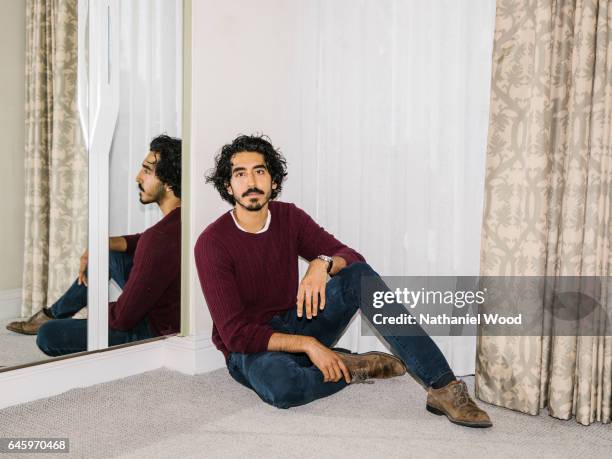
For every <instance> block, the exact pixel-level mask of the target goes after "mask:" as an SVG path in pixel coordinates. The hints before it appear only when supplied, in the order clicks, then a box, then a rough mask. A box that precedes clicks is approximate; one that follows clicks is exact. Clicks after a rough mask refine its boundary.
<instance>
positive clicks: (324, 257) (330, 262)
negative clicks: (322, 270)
mask: <svg viewBox="0 0 612 459" xmlns="http://www.w3.org/2000/svg"><path fill="white" fill-rule="evenodd" d="M317 258H318V259H319V260H323V261H325V262H327V274H329V273H330V271H331V270H332V266H333V265H334V259H333V258H332V257H328V256H327V255H319V256H318V257H317Z"/></svg>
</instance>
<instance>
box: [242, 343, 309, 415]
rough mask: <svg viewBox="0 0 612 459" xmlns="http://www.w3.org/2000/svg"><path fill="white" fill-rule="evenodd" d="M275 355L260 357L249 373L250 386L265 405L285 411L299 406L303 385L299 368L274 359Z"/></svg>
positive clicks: (282, 360) (283, 360)
mask: <svg viewBox="0 0 612 459" xmlns="http://www.w3.org/2000/svg"><path fill="white" fill-rule="evenodd" d="M274 354H276V353H270V354H269V355H266V356H264V357H262V359H261V360H260V361H259V362H257V363H256V364H255V365H254V366H253V367H252V368H251V369H250V371H249V373H250V378H249V380H250V381H251V385H252V387H253V389H254V390H255V392H257V394H258V395H259V396H260V397H261V399H262V400H263V401H265V402H266V403H268V404H270V405H272V406H275V407H276V408H281V409H287V408H291V407H292V406H297V405H301V404H302V402H301V400H302V398H303V391H304V387H303V386H304V384H303V380H302V377H301V375H300V368H299V367H298V366H297V365H294V364H292V363H290V362H287V361H285V359H278V358H275V357H276V356H275V355H274Z"/></svg>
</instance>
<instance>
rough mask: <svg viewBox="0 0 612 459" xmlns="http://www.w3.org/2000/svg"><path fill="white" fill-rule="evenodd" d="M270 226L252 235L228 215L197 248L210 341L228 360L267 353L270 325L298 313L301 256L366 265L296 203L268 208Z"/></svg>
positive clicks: (209, 230) (202, 237) (205, 233)
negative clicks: (232, 356) (283, 315)
mask: <svg viewBox="0 0 612 459" xmlns="http://www.w3.org/2000/svg"><path fill="white" fill-rule="evenodd" d="M269 210H270V214H271V216H272V221H271V223H270V227H269V228H268V229H267V230H266V231H264V232H263V233H258V234H253V233H247V232H245V231H242V230H241V229H240V228H238V227H237V226H236V223H235V222H234V220H233V219H232V216H231V215H230V214H229V213H228V212H226V213H225V214H224V215H222V216H221V217H220V218H219V219H217V220H216V221H215V222H214V223H212V224H211V225H209V226H208V227H207V228H206V229H205V230H204V231H203V232H202V234H201V235H200V237H199V238H198V241H197V243H196V245H195V260H196V266H197V269H198V275H199V276H200V283H201V285H202V290H203V292H204V297H205V298H206V303H207V304H208V308H209V309H210V314H211V316H212V319H213V323H214V325H213V334H212V339H213V342H214V343H215V345H216V346H217V348H218V349H219V350H221V351H222V352H223V354H224V355H225V357H226V358H227V356H228V355H229V353H230V352H239V353H243V354H252V353H256V352H264V351H266V350H267V349H268V341H269V339H270V336H271V335H272V333H273V330H272V329H271V328H270V327H269V326H268V325H267V322H268V321H269V320H270V319H271V318H272V317H273V316H274V315H276V314H281V313H284V312H286V311H288V310H290V309H294V310H295V309H296V305H295V299H296V296H297V289H298V284H299V279H298V256H300V257H303V258H305V259H306V260H308V261H311V260H313V259H314V258H316V257H317V256H318V255H329V256H339V257H342V258H344V259H345V260H346V262H347V264H351V263H354V262H359V261H365V260H364V258H363V257H362V256H361V255H360V254H359V253H357V252H355V251H354V250H353V249H351V248H349V247H347V246H346V245H344V244H342V243H341V242H339V241H338V240H337V239H335V238H334V237H333V236H332V235H331V234H329V233H328V232H326V231H325V230H324V229H323V228H321V227H320V226H319V225H317V224H316V223H315V222H314V220H313V219H312V218H310V217H309V216H308V214H306V212H304V211H303V210H301V209H299V208H297V207H296V206H295V205H294V204H289V203H283V202H275V201H272V202H270V203H269Z"/></svg>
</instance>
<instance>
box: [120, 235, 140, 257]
mask: <svg viewBox="0 0 612 459" xmlns="http://www.w3.org/2000/svg"><path fill="white" fill-rule="evenodd" d="M140 236H141V233H136V234H128V235H125V236H123V238H124V239H125V240H126V242H127V249H126V250H125V251H126V253H129V254H130V255H134V253H135V252H136V246H137V245H138V240H139V239H140Z"/></svg>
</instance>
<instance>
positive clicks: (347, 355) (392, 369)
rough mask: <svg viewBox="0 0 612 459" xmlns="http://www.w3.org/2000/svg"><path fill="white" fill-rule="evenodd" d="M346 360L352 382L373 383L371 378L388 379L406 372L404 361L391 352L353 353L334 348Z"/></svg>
mask: <svg viewBox="0 0 612 459" xmlns="http://www.w3.org/2000/svg"><path fill="white" fill-rule="evenodd" d="M332 350H333V351H334V352H335V353H336V354H337V355H338V356H339V357H340V358H341V359H342V361H343V362H344V364H345V365H346V367H347V368H348V370H349V372H350V373H351V383H363V382H367V383H372V382H374V381H369V380H370V379H386V378H393V377H395V376H402V375H404V374H406V366H405V365H404V363H403V362H402V361H401V360H400V359H398V358H397V357H395V356H394V355H391V354H386V353H384V352H375V351H374V352H366V353H364V354H353V353H351V352H350V351H346V350H344V349H340V348H336V349H332Z"/></svg>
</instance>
